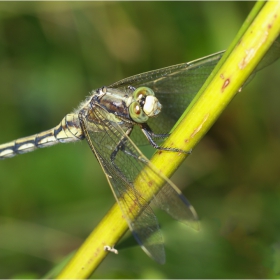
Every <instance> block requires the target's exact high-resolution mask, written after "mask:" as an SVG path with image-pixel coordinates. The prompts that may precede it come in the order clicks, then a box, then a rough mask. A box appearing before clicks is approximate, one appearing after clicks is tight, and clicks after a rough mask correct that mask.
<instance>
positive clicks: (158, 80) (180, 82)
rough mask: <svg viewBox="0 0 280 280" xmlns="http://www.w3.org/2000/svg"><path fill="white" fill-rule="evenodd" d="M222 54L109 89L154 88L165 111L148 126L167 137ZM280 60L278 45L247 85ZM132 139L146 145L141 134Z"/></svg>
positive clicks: (127, 81) (153, 73)
mask: <svg viewBox="0 0 280 280" xmlns="http://www.w3.org/2000/svg"><path fill="white" fill-rule="evenodd" d="M223 54H224V51H221V52H218V53H215V54H212V55H209V56H206V57H203V58H200V59H197V60H194V61H191V62H188V63H182V64H178V65H173V66H169V67H166V68H161V69H158V70H154V71H149V72H146V73H142V74H138V75H135V76H132V77H128V78H126V79H123V80H121V81H119V82H116V83H114V84H112V85H111V86H109V87H116V88H123V89H125V88H126V87H127V86H133V87H140V86H147V87H149V88H151V89H152V90H153V91H154V92H155V95H156V96H157V98H158V100H159V101H160V103H161V104H162V111H161V113H160V114H159V115H158V116H157V117H156V118H150V120H149V121H148V124H149V126H150V127H151V128H152V130H153V131H154V132H155V133H168V132H169V131H170V130H171V128H172V127H173V126H174V125H175V123H176V122H177V120H178V119H179V118H180V116H181V115H182V113H183V112H184V110H185V109H186V108H187V107H188V105H189V104H190V103H191V101H192V100H193V98H194V97H195V95H196V94H197V93H198V91H199V90H200V88H201V86H202V85H203V84H204V82H205V81H206V79H207V78H208V76H209V75H210V74H211V72H212V71H213V69H214V67H215V66H216V64H217V63H218V62H219V60H220V59H221V57H222V55H223ZM279 57H280V43H279V41H275V42H274V43H273V45H272V46H271V48H270V49H269V51H268V52H267V53H266V55H265V56H264V58H263V59H262V60H261V62H260V63H259V65H258V66H257V67H256V69H255V70H254V72H253V74H252V75H251V76H250V78H249V79H248V81H247V83H248V82H249V81H250V80H251V79H252V78H253V77H254V74H255V73H256V72H257V71H259V70H261V69H262V68H264V67H266V66H268V65H270V64H271V63H273V62H274V61H276V60H277V59H279ZM247 83H246V84H247ZM135 132H136V131H135ZM135 132H133V134H134V133H135ZM131 137H132V139H134V137H135V138H136V142H137V143H140V144H143V143H146V142H145V139H144V138H142V137H143V136H142V137H141V135H140V134H139V133H137V135H135V136H134V135H132V136H131Z"/></svg>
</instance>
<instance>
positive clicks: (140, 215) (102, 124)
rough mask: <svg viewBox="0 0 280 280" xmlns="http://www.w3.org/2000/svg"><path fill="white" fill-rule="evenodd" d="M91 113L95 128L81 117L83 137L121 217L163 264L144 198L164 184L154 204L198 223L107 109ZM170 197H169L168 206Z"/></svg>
mask: <svg viewBox="0 0 280 280" xmlns="http://www.w3.org/2000/svg"><path fill="white" fill-rule="evenodd" d="M92 114H94V115H95V119H96V120H98V125H97V122H92V121H89V120H88V118H87V116H83V117H82V122H83V125H84V128H85V130H86V131H87V133H85V135H86V137H87V140H88V142H89V144H90V146H91V148H92V150H93V152H94V153H95V155H96V157H97V158H98V160H99V162H100V164H101V166H102V168H103V170H104V172H105V174H106V176H107V179H108V181H109V184H110V186H111V188H112V191H113V193H114V196H115V198H116V200H117V202H118V203H119V205H120V208H121V210H122V212H123V215H124V217H125V219H126V220H127V223H128V225H129V227H130V229H131V231H132V233H133V235H134V236H135V238H136V240H137V242H138V243H139V244H140V245H141V247H142V248H143V250H144V251H145V252H146V253H147V254H148V255H150V256H151V257H152V258H153V259H155V260H156V261H157V262H159V263H164V261H165V253H164V247H163V238H162V235H161V233H160V230H159V225H158V222H157V218H156V216H155V215H154V213H153V211H152V209H151V207H150V205H149V202H148V200H146V199H144V197H145V198H147V197H150V198H151V199H153V198H154V196H153V195H152V191H151V186H152V185H153V184H155V182H158V181H164V182H165V186H164V188H163V191H160V192H159V193H158V198H157V199H156V204H157V205H158V206H159V207H160V208H162V209H164V210H166V211H167V212H168V213H169V214H170V215H171V216H173V217H175V218H178V219H179V220H181V221H184V222H187V221H190V222H193V221H196V220H197V216H196V213H195V211H194V209H193V208H192V207H191V205H190V204H189V203H188V201H187V200H186V199H185V198H184V197H183V196H182V194H181V193H179V192H178V190H177V188H176V187H175V186H174V184H173V183H172V182H171V181H170V180H168V179H167V178H166V177H164V176H163V175H162V174H161V173H160V172H159V171H158V170H157V169H156V168H155V167H154V166H152V165H151V163H150V162H149V161H148V160H147V159H146V158H145V157H144V155H143V154H142V153H141V152H140V151H139V150H138V148H137V147H136V146H135V144H134V143H133V142H132V141H131V140H130V138H129V137H128V136H127V135H126V134H125V132H124V130H123V129H122V128H121V127H120V126H119V125H118V124H117V123H116V122H114V121H112V116H110V114H109V113H108V112H107V111H106V110H104V109H103V108H101V107H99V106H98V104H97V105H96V106H95V107H94V108H93V110H92V113H91V117H92ZM91 119H92V118H91ZM110 120H111V121H110ZM120 143H121V144H122V145H121V146H122V148H121V149H119V151H118V152H117V153H116V156H115V157H114V160H113V163H112V153H113V152H114V150H115V149H116V147H117V146H118V145H120ZM141 171H142V172H141ZM135 181H137V182H138V183H139V182H140V184H141V190H140V189H136V188H135V185H134V182H135ZM178 194H179V195H178ZM169 198H172V200H171V201H172V203H171V204H170V203H169ZM136 210H137V211H136ZM179 212H180V213H181V214H179Z"/></svg>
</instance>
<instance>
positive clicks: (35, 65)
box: [0, 2, 280, 278]
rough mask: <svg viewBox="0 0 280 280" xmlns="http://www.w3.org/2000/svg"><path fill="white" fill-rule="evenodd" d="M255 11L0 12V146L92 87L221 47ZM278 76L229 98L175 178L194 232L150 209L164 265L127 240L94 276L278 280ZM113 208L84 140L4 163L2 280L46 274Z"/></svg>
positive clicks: (187, 7)
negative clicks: (197, 225) (194, 219)
mask: <svg viewBox="0 0 280 280" xmlns="http://www.w3.org/2000/svg"><path fill="white" fill-rule="evenodd" d="M253 5H254V3H253V2H26V3H24V2H11V3H8V2H1V3H0V88H1V90H0V127H1V130H0V131H1V132H0V143H4V142H8V141H11V140H14V139H16V138H19V137H24V136H28V135H32V134H35V133H37V132H41V131H43V130H46V129H49V128H52V127H54V126H56V125H57V124H58V123H59V122H60V120H61V119H62V118H63V116H64V115H66V114H67V113H69V112H71V111H72V110H73V109H74V108H76V107H77V106H78V104H79V103H80V102H81V101H82V100H83V99H84V98H85V97H86V96H87V95H88V94H89V92H90V91H91V90H92V89H95V88H98V87H101V86H103V85H108V84H111V83H113V82H115V81H117V80H119V79H122V78H125V77H128V76H131V75H134V74H138V73H141V72H144V71H148V70H153V69H157V68H161V67H165V66H169V65H172V64H177V63H182V62H186V61H190V60H193V59H196V58H199V57H202V56H205V55H208V54H211V53H214V52H217V51H220V50H223V49H226V48H227V47H228V45H229V44H230V42H231V41H232V39H233V38H234V36H235V35H236V33H237V31H238V30H239V28H240V26H241V24H242V23H243V21H244V20H245V18H246V16H247V14H248V13H249V11H250V10H251V8H252V7H253ZM279 68H280V62H276V63H275V64H274V65H272V66H270V67H268V68H266V69H264V70H262V71H261V72H259V73H258V74H257V76H256V77H255V79H254V80H253V81H252V82H251V83H250V84H249V85H248V86H247V87H246V88H244V89H243V91H242V92H241V93H239V94H237V96H236V98H235V99H234V100H233V102H232V103H231V104H230V105H229V106H228V108H227V109H226V110H225V112H224V113H223V115H222V116H221V118H220V119H219V120H218V121H217V123H216V124H215V125H214V126H213V128H212V129H211V130H210V131H209V133H208V134H207V135H206V137H205V138H204V139H203V140H202V141H201V142H200V143H199V145H198V146H197V147H196V148H195V150H194V151H193V153H192V155H191V156H190V157H189V158H188V159H187V160H186V161H185V163H184V164H183V165H182V166H181V167H180V168H179V170H178V171H177V172H176V173H175V175H174V176H173V178H172V180H173V181H174V182H175V183H176V184H177V185H178V186H179V187H180V188H182V189H184V193H185V194H186V196H187V197H188V199H189V200H190V201H191V202H192V204H193V205H194V207H195V208H196V210H197V212H198V214H199V216H200V219H201V231H200V232H198V233H196V232H193V231H192V230H191V229H189V228H187V227H185V226H183V225H181V224H179V223H178V222H176V221H174V220H172V219H171V218H169V217H166V216H165V215H161V214H160V213H159V218H160V223H161V226H162V232H163V234H164V237H165V248H166V255H167V262H166V264H165V265H163V266H161V265H158V264H157V263H155V262H154V261H152V260H151V259H149V258H148V257H147V256H146V255H145V254H144V253H143V252H142V250H141V249H140V247H139V246H137V245H136V243H135V246H133V247H129V248H124V249H121V250H119V254H118V255H114V254H109V255H108V257H107V258H106V259H105V260H104V262H103V263H102V264H101V265H100V266H99V268H98V269H97V271H96V272H95V274H94V275H93V277H94V278H278V277H279V273H280V211H279V209H278V208H279V202H280V192H279V187H280V179H279V178H280V172H279V166H280V143H279V139H280V127H279V121H280V110H279V104H280V96H279V86H280V84H279V83H280V81H279V73H280V69H279ZM146 151H147V152H148V153H149V154H150V155H151V154H152V150H151V149H147V150H146ZM113 203H114V198H113V195H112V194H111V191H110V188H109V185H108V184H107V182H106V179H105V176H104V175H103V172H102V170H101V168H100V167H99V165H98V163H97V161H96V159H95V158H94V156H93V154H92V153H91V151H90V149H89V147H88V145H87V143H86V142H85V141H82V142H81V143H74V144H67V145H56V146H53V147H51V148H46V149H42V150H38V151H36V152H33V153H29V154H25V155H21V156H18V157H15V158H12V159H7V160H5V161H1V162H0V278H28V277H29V278H36V277H42V276H43V275H44V274H45V273H47V272H48V271H49V270H50V269H51V268H52V267H54V266H55V265H56V264H58V263H59V262H61V261H62V259H63V258H64V257H65V256H66V255H67V254H69V253H70V252H72V251H73V250H74V249H76V248H78V246H79V245H80V244H81V243H82V242H83V240H84V239H85V238H86V237H87V236H88V235H89V233H90V232H91V230H92V229H93V228H94V227H95V226H96V225H97V223H98V222H99V221H100V220H101V218H102V217H103V216H104V215H105V213H106V212H107V211H108V210H109V209H110V207H111V206H112V205H113ZM129 236H130V234H127V236H126V237H129ZM120 247H123V246H120ZM116 248H117V249H118V245H117V246H116Z"/></svg>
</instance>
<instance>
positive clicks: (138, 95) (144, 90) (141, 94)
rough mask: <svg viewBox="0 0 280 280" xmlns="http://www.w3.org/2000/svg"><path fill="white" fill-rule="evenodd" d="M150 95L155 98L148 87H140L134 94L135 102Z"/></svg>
mask: <svg viewBox="0 0 280 280" xmlns="http://www.w3.org/2000/svg"><path fill="white" fill-rule="evenodd" d="M149 95H152V96H155V93H154V91H153V90H152V89H150V88H148V87H139V88H137V89H136V90H135V91H134V92H133V97H134V98H135V100H141V99H143V98H146V97H147V96H149Z"/></svg>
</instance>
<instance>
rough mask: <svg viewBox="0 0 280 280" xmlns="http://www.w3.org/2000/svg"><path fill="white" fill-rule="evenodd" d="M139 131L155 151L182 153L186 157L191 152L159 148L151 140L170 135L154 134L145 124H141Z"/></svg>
mask: <svg viewBox="0 0 280 280" xmlns="http://www.w3.org/2000/svg"><path fill="white" fill-rule="evenodd" d="M141 129H142V132H143V133H144V135H145V136H146V138H147V139H148V141H149V142H150V144H151V145H152V146H153V147H154V148H155V149H157V150H162V151H170V152H177V153H184V154H188V155H189V154H191V152H192V151H191V150H190V151H184V150H181V149H177V148H168V147H161V146H159V145H158V144H157V143H156V142H155V141H154V139H153V138H167V137H168V136H169V135H170V134H155V133H154V132H153V131H152V130H151V128H150V127H149V126H148V125H147V124H142V126H141Z"/></svg>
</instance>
